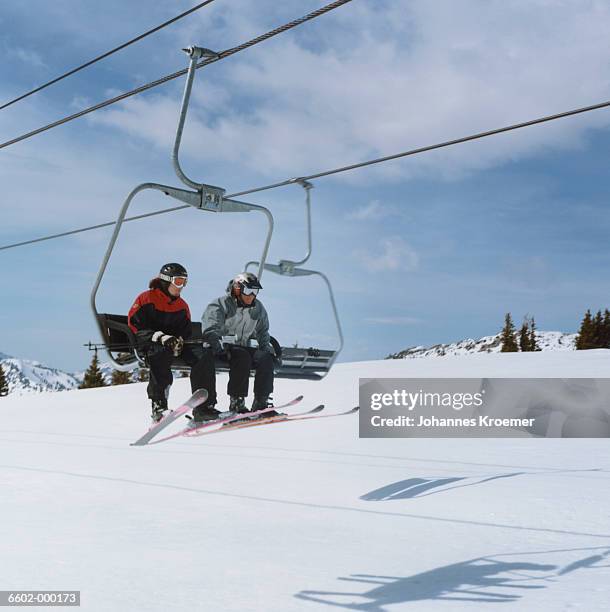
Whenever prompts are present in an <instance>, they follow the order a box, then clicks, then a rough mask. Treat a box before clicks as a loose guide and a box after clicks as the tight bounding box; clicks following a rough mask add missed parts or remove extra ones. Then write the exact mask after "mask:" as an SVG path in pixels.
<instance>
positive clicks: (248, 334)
mask: <svg viewBox="0 0 610 612" xmlns="http://www.w3.org/2000/svg"><path fill="white" fill-rule="evenodd" d="M260 289H262V286H261V284H260V282H259V280H258V278H257V277H256V275H255V274H252V273H251V272H242V273H240V274H238V275H237V276H235V278H233V279H232V280H231V281H230V282H229V284H228V286H227V292H226V294H225V295H223V296H221V297H219V298H218V299H216V300H214V301H213V302H211V303H210V304H209V305H208V307H207V308H206V309H205V312H204V313H203V324H202V328H203V340H204V342H207V344H208V345H209V346H210V349H211V350H212V352H213V353H214V355H215V356H216V357H217V358H220V359H221V360H222V361H226V362H228V364H229V384H228V386H227V393H228V394H229V396H230V398H231V404H230V406H229V410H231V411H233V412H238V413H246V412H249V411H248V408H247V407H246V403H245V398H246V397H247V396H248V384H249V377H250V370H251V369H252V368H255V370H256V373H255V376H254V402H253V403H252V411H255V410H262V409H263V408H268V407H271V406H272V405H273V404H272V402H271V400H270V397H269V396H270V395H271V393H272V392H273V366H274V356H273V352H272V351H273V349H272V348H271V344H270V342H269V317H268V316H267V311H266V310H265V307H264V306H263V304H262V302H260V300H258V299H257V295H258V292H259V290H260ZM223 336H233V337H234V341H233V342H232V343H231V344H225V345H224V346H223V344H222V337H223ZM251 339H255V340H256V341H257V343H258V348H255V347H251V346H250V345H249V344H250V340H251ZM211 374H212V375H211V376H210V379H209V380H207V381H206V384H205V388H206V389H207V390H208V401H207V402H206V404H207V405H208V406H213V405H214V404H215V403H216V376H215V372H214V373H211ZM265 415H266V416H273V411H271V412H268V413H265Z"/></svg>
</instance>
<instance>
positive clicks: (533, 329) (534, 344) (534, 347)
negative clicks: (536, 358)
mask: <svg viewBox="0 0 610 612" xmlns="http://www.w3.org/2000/svg"><path fill="white" fill-rule="evenodd" d="M529 345H530V349H529V350H530V351H541V350H542V349H541V348H540V346H539V345H538V340H537V339H536V321H534V317H532V318H531V319H530V343H529Z"/></svg>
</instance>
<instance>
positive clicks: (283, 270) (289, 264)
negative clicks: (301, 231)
mask: <svg viewBox="0 0 610 612" xmlns="http://www.w3.org/2000/svg"><path fill="white" fill-rule="evenodd" d="M292 182H293V183H295V184H298V185H300V186H301V187H303V189H305V194H306V195H305V207H306V210H307V253H306V254H305V257H303V259H301V260H299V261H292V260H290V259H280V261H279V263H277V264H268V263H265V261H264V260H263V259H261V261H249V262H248V263H247V264H246V267H245V269H246V270H248V268H249V267H250V266H256V265H258V267H259V271H260V269H261V267H262V268H264V269H265V270H269V272H273V273H275V274H280V275H281V276H319V277H320V278H322V280H323V281H324V282H325V283H326V287H327V289H328V296H329V298H330V303H331V306H332V310H333V314H334V317H335V324H336V326H337V333H338V336H339V348H338V349H337V350H336V352H335V354H334V355H333V356H332V357H331V359H330V360H329V361H328V365H327V367H326V369H325V371H324V374H322V375H321V376H320V379H322V378H324V377H325V376H326V375H327V374H328V372H329V371H330V369H331V368H332V366H333V364H334V363H335V360H336V359H337V357H338V356H339V353H340V352H341V350H342V349H343V331H342V329H341V321H340V320H339V313H338V312H337V305H336V303H335V295H334V293H333V289H332V285H331V283H330V281H329V280H328V277H327V276H326V275H325V274H324V273H322V272H319V271H318V270H308V269H306V268H299V267H297V266H300V265H302V264H304V263H305V262H306V261H307V260H308V259H309V258H310V257H311V251H312V247H311V245H312V240H311V190H312V189H313V185H312V183H310V182H309V181H306V180H305V179H301V178H297V179H293V181H292ZM259 276H260V274H259ZM306 365H307V359H306V358H305V359H304V360H303V362H302V363H301V365H300V367H301V368H304V367H305V366H306Z"/></svg>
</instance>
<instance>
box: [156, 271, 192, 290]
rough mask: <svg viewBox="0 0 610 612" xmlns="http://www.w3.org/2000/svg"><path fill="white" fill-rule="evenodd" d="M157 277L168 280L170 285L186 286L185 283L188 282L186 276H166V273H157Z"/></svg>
mask: <svg viewBox="0 0 610 612" xmlns="http://www.w3.org/2000/svg"><path fill="white" fill-rule="evenodd" d="M159 278H160V279H162V280H164V281H168V282H169V283H171V284H172V285H175V286H176V287H180V288H181V289H182V287H186V283H187V282H188V277H186V276H168V275H167V274H159Z"/></svg>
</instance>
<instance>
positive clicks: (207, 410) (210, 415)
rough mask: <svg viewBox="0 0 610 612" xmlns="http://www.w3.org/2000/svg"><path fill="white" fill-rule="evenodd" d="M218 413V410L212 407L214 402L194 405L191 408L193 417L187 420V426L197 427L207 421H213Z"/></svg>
mask: <svg viewBox="0 0 610 612" xmlns="http://www.w3.org/2000/svg"><path fill="white" fill-rule="evenodd" d="M219 415H220V412H218V410H216V408H214V404H210V405H207V406H206V405H205V404H204V405H203V406H196V407H195V408H193V417H192V418H191V419H190V420H189V427H193V428H195V427H199V425H201V424H203V423H207V422H208V421H215V420H216V419H217V418H218V417H219Z"/></svg>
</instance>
